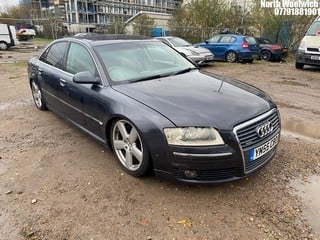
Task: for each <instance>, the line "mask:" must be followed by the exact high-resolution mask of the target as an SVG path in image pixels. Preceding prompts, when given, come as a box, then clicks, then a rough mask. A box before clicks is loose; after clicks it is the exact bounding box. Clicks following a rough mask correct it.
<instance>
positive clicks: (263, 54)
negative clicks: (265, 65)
mask: <svg viewBox="0 0 320 240" xmlns="http://www.w3.org/2000/svg"><path fill="white" fill-rule="evenodd" d="M271 57H272V54H271V52H270V51H268V50H263V51H262V52H261V59H262V60H264V61H270V60H271Z"/></svg>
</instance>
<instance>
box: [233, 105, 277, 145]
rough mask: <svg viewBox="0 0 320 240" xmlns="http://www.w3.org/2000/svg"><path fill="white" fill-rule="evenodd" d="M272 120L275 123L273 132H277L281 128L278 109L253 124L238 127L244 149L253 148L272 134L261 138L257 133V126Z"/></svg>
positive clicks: (238, 135) (239, 137)
mask: <svg viewBox="0 0 320 240" xmlns="http://www.w3.org/2000/svg"><path fill="white" fill-rule="evenodd" d="M267 121H269V122H271V123H272V125H273V131H272V132H271V134H272V133H274V132H277V131H278V130H279V129H280V120H279V115H278V112H277V111H274V112H273V113H272V114H271V115H269V116H267V117H265V118H263V119H261V120H259V121H257V122H254V123H253V124H251V125H249V126H246V127H244V128H241V129H238V130H237V132H236V134H237V137H238V139H239V142H240V145H241V147H242V150H246V149H248V148H251V147H253V146H255V145H259V143H262V142H263V141H264V140H265V139H266V138H268V137H269V136H270V134H268V135H266V136H264V137H262V138H260V137H259V136H258V135H257V133H256V128H257V127H258V126H259V125H261V124H263V123H264V122H267Z"/></svg>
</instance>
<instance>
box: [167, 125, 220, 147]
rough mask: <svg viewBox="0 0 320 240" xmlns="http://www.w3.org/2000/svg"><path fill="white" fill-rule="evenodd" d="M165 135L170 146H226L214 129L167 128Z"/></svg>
mask: <svg viewBox="0 0 320 240" xmlns="http://www.w3.org/2000/svg"><path fill="white" fill-rule="evenodd" d="M164 134H165V136H166V138H167V141H168V143H169V144H170V145H180V146H211V145H222V144H224V141H223V139H222V138H221V136H220V134H219V133H218V131H217V130H215V129H214V128H206V127H185V128H165V129H164Z"/></svg>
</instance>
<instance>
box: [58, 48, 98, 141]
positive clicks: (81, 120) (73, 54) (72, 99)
mask: <svg viewBox="0 0 320 240" xmlns="http://www.w3.org/2000/svg"><path fill="white" fill-rule="evenodd" d="M65 66H66V74H65V76H64V78H63V79H62V81H60V97H61V99H63V101H64V103H65V104H64V105H63V112H64V114H65V115H66V116H67V117H68V118H69V119H70V120H71V121H73V122H74V123H76V124H78V125H79V126H80V127H81V128H83V129H85V130H87V131H88V132H89V133H91V134H92V135H94V136H95V137H97V138H102V119H101V118H102V117H101V116H102V115H103V112H102V111H101V110H100V109H98V108H99V106H101V103H100V102H99V92H100V91H101V90H102V88H103V86H102V85H100V84H78V83H74V82H73V76H74V74H76V73H79V72H83V71H89V72H91V73H92V74H93V75H94V76H96V77H97V78H100V76H99V73H98V70H97V67H96V64H95V62H94V60H93V57H92V55H91V54H90V52H89V51H88V49H87V48H86V47H85V46H84V45H82V44H80V43H75V42H71V43H70V46H69V49H68V53H67V57H66V65H65Z"/></svg>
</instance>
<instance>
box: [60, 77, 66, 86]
mask: <svg viewBox="0 0 320 240" xmlns="http://www.w3.org/2000/svg"><path fill="white" fill-rule="evenodd" d="M59 83H60V86H62V87H64V86H65V85H66V83H67V80H64V79H62V78H60V81H59Z"/></svg>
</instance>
